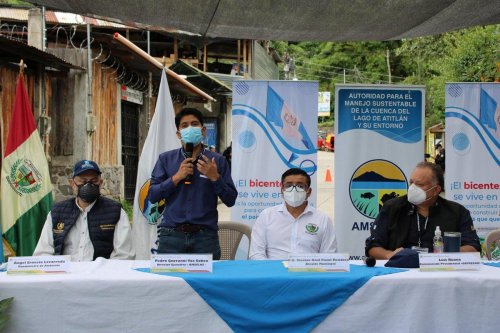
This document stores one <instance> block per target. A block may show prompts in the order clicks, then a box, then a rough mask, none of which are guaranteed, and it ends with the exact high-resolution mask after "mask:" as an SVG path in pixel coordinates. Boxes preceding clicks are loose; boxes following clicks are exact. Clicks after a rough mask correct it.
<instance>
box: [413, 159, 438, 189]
mask: <svg viewBox="0 0 500 333" xmlns="http://www.w3.org/2000/svg"><path fill="white" fill-rule="evenodd" d="M417 168H427V169H429V170H431V171H432V180H433V182H434V183H436V184H438V185H439V186H441V191H443V189H444V173H443V169H441V167H440V166H439V165H436V164H434V163H431V162H426V161H424V162H420V163H418V164H417Z"/></svg>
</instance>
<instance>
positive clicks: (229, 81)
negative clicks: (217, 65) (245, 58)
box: [207, 72, 244, 89]
mask: <svg viewBox="0 0 500 333" xmlns="http://www.w3.org/2000/svg"><path fill="white" fill-rule="evenodd" d="M207 74H208V75H210V76H211V77H213V78H215V79H217V80H219V81H220V82H223V83H224V84H225V85H226V86H228V87H230V88H231V89H232V87H233V82H234V81H241V80H244V78H243V76H237V75H229V74H221V73H213V72H208V73H207Z"/></svg>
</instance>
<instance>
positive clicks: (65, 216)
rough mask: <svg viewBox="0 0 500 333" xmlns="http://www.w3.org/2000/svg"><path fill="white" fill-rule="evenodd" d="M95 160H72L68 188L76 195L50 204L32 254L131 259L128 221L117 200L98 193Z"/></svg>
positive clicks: (99, 173) (82, 258) (98, 172)
mask: <svg viewBox="0 0 500 333" xmlns="http://www.w3.org/2000/svg"><path fill="white" fill-rule="evenodd" d="M102 183H103V179H102V178H101V170H100V169H99V166H98V165H97V163H96V162H94V161H90V160H82V161H79V162H77V163H76V164H75V167H74V169H73V179H72V180H71V181H70V184H71V188H72V189H73V192H74V193H75V195H76V197H75V198H71V199H67V200H64V201H61V202H58V203H56V204H54V206H53V207H52V210H51V211H50V213H49V215H48V216H47V219H46V221H45V225H44V227H43V230H42V233H41V235H40V239H39V240H38V244H37V246H36V248H35V253H34V254H33V255H34V256H51V255H61V254H63V255H70V256H71V261H91V260H95V259H97V258H98V257H103V258H106V259H134V256H135V255H134V250H133V248H132V238H131V231H130V230H131V229H130V223H129V220H128V217H127V214H126V213H125V211H124V210H123V208H122V206H121V204H120V203H119V202H116V201H113V200H111V199H108V198H105V197H102V196H101V192H100V190H101V186H102Z"/></svg>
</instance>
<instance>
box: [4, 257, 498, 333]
mask: <svg viewBox="0 0 500 333" xmlns="http://www.w3.org/2000/svg"><path fill="white" fill-rule="evenodd" d="M215 264H217V263H215ZM215 264H214V272H213V273H199V274H214V275H216V274H218V273H217V266H216V265H215ZM248 264H252V263H251V262H248ZM358 264H359V263H358ZM240 265H247V264H244V263H240ZM148 266H149V262H147V261H115V260H104V259H98V260H96V261H95V262H84V263H71V272H69V273H62V274H44V275H7V274H6V273H0V299H3V298H7V297H14V298H15V300H14V302H13V303H12V306H11V309H10V310H9V314H10V316H11V319H10V322H9V324H8V325H7V327H6V332H23V333H24V332H106V333H108V332H231V331H232V329H231V327H230V326H229V325H228V324H227V323H226V322H225V321H224V320H223V319H222V318H221V316H219V314H218V313H217V311H216V310H214V308H212V307H211V306H210V305H209V304H208V303H207V302H206V301H205V300H204V298H203V297H202V296H200V295H199V294H198V293H197V292H196V291H195V289H193V288H192V287H191V286H190V284H189V283H187V282H186V281H185V279H184V278H183V277H182V275H177V276H165V275H159V274H153V273H146V272H143V271H138V270H137V269H139V268H144V267H148ZM262 274H265V272H264V273H262ZM289 274H290V279H292V280H293V279H298V278H299V277H300V275H294V274H296V273H289ZM316 274H318V277H317V279H319V281H320V282H321V280H322V279H324V280H325V283H326V281H328V280H329V279H331V276H332V275H331V274H342V273H316ZM230 278H231V277H228V278H227V279H230ZM224 279H225V277H224V276H222V277H221V280H220V281H221V283H226V282H228V283H233V284H234V283H236V284H237V283H238V282H237V281H236V282H235V281H234V280H233V281H229V280H228V281H224ZM247 281H248V280H247ZM242 284H243V282H242ZM241 288H245V285H242V286H241ZM253 288H255V293H259V292H260V293H263V292H264V291H262V290H266V289H262V290H260V288H258V287H253ZM287 292H288V293H304V294H306V295H307V292H308V290H300V289H299V288H295V289H293V290H289V291H287ZM264 296H265V295H264ZM499 296H500V268H498V267H491V266H485V265H482V266H481V270H479V271H460V272H458V271H456V272H420V271H419V270H416V269H412V270H407V271H403V272H399V273H394V274H388V275H383V276H375V277H373V278H371V279H369V280H368V282H366V283H365V284H364V285H363V286H362V287H361V288H359V289H358V290H357V291H355V292H354V293H353V294H352V295H351V296H350V297H349V298H347V300H346V301H345V302H343V303H342V304H341V305H340V306H339V307H338V308H336V309H335V310H334V311H333V312H332V313H330V314H329V315H327V316H326V318H325V319H324V320H323V321H322V322H321V323H319V324H318V325H317V326H316V327H315V328H314V332H363V331H371V332H436V331H441V332H488V331H490V332H494V331H497V330H498V328H499V327H500V316H499V315H498V310H499V309H500V297H499ZM205 297H206V296H205ZM249 304H251V303H250V302H249ZM249 306H250V305H249ZM283 325H286V323H283ZM249 326H250V324H249ZM292 331H293V330H292Z"/></svg>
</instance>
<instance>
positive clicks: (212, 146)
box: [209, 145, 217, 153]
mask: <svg viewBox="0 0 500 333" xmlns="http://www.w3.org/2000/svg"><path fill="white" fill-rule="evenodd" d="M209 149H210V151H211V152H214V153H216V152H217V150H215V146H214V145H211V146H210V147H209Z"/></svg>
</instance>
